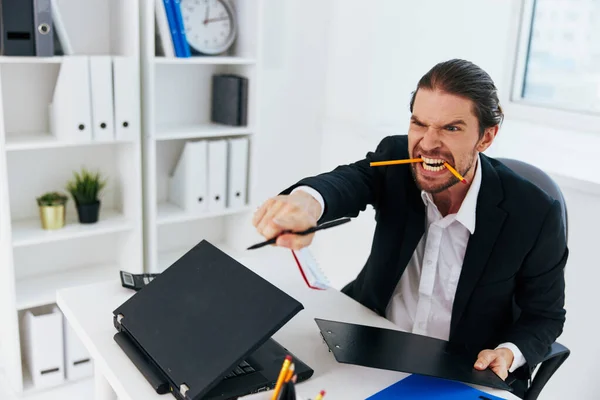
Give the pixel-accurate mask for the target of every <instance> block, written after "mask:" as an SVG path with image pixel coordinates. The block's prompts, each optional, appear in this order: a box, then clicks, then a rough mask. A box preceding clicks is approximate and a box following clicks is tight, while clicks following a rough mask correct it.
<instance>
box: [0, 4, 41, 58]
mask: <svg viewBox="0 0 600 400" xmlns="http://www.w3.org/2000/svg"><path fill="white" fill-rule="evenodd" d="M33 15H34V12H33V1H32V0H27V1H23V0H2V7H0V17H1V20H2V21H0V29H1V30H2V41H1V44H2V55H4V56H35V32H34V21H33Z"/></svg>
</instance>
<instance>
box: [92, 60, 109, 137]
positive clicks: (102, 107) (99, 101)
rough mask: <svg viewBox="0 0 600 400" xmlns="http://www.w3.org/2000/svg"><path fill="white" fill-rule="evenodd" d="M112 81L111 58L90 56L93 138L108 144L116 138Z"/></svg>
mask: <svg viewBox="0 0 600 400" xmlns="http://www.w3.org/2000/svg"><path fill="white" fill-rule="evenodd" d="M112 81H113V79H112V59H111V57H110V56H90V87H91V92H92V137H93V138H94V140H95V141H101V142H107V141H112V140H114V138H115V128H114V116H113V85H112Z"/></svg>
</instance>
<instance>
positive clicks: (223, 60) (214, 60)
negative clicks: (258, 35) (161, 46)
mask: <svg viewBox="0 0 600 400" xmlns="http://www.w3.org/2000/svg"><path fill="white" fill-rule="evenodd" d="M154 62H155V63H156V64H205V65H252V64H256V59H255V58H248V57H213V56H195V57H187V58H182V57H155V58H154Z"/></svg>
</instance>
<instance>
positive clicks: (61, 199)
mask: <svg viewBox="0 0 600 400" xmlns="http://www.w3.org/2000/svg"><path fill="white" fill-rule="evenodd" d="M36 200H37V204H38V206H40V207H41V206H62V205H65V204H66V203H67V200H68V197H67V196H66V195H64V194H63V193H60V192H48V193H44V194H43V195H42V196H40V197H38V198H36Z"/></svg>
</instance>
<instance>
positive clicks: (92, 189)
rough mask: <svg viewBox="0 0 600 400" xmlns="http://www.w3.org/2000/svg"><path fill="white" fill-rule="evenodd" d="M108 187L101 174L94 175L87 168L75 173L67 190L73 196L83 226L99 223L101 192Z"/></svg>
mask: <svg viewBox="0 0 600 400" xmlns="http://www.w3.org/2000/svg"><path fill="white" fill-rule="evenodd" d="M104 186H106V180H103V179H101V176H100V173H99V172H96V173H92V172H90V171H88V170H87V169H85V168H82V170H81V172H74V173H73V179H72V180H71V181H69V182H68V184H67V190H68V191H69V193H71V196H73V200H74V201H75V206H76V208H77V216H78V217H79V222H80V223H82V224H91V223H95V222H97V221H98V215H99V213H100V192H101V191H102V189H103V188H104Z"/></svg>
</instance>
